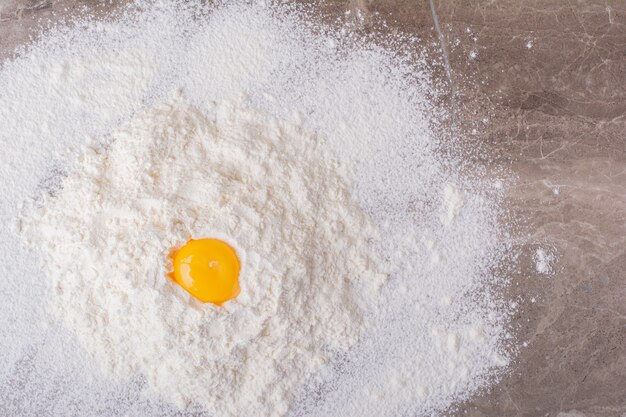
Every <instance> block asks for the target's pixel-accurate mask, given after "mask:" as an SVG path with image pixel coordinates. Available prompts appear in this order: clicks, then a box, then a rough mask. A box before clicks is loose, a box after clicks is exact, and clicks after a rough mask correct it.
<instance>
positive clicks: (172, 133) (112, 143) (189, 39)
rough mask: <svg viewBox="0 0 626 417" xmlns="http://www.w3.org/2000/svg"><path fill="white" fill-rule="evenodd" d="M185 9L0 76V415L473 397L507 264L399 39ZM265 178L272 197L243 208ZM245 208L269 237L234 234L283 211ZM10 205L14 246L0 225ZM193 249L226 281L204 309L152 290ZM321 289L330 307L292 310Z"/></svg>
mask: <svg viewBox="0 0 626 417" xmlns="http://www.w3.org/2000/svg"><path fill="white" fill-rule="evenodd" d="M199 3H201V2H198V4H196V2H184V3H180V2H177V1H169V0H163V1H158V2H150V4H149V7H146V4H142V3H139V7H138V8H135V7H134V6H131V7H129V8H128V9H127V10H126V12H125V13H124V14H123V15H121V16H119V17H118V18H116V19H112V20H111V21H110V22H104V21H93V20H91V21H90V20H87V21H81V22H77V23H76V25H74V26H72V27H71V28H70V27H60V28H56V29H52V30H50V31H49V33H48V34H47V35H46V36H44V37H43V38H42V40H41V41H39V42H38V43H36V44H34V45H33V46H32V47H30V48H27V49H24V50H22V51H21V53H20V57H19V58H17V59H15V60H13V61H10V62H5V63H3V64H2V67H1V68H0V91H2V94H0V120H1V121H2V124H3V127H2V129H0V145H1V146H2V147H3V149H4V152H3V153H2V154H0V174H1V175H0V194H1V195H2V196H3V199H2V200H0V243H1V245H0V259H1V260H2V261H3V265H4V266H5V274H6V279H4V280H0V296H1V297H2V299H3V305H2V311H1V314H0V334H2V336H3V337H1V338H0V352H1V353H0V404H1V405H2V409H3V410H6V413H7V414H12V415H25V416H26V415H64V416H81V417H85V416H101V415H113V416H151V415H163V416H174V415H181V413H182V415H194V416H196V415H212V414H217V415H250V414H254V413H256V415H268V414H270V413H273V414H274V415H283V414H285V413H287V414H288V415H291V416H311V417H313V416H316V417H317V416H320V417H321V416H331V415H334V416H337V415H346V416H352V415H361V416H365V417H367V416H376V417H392V416H398V415H415V416H425V415H436V414H437V413H440V412H443V410H446V409H448V408H449V407H450V406H451V405H453V404H455V403H456V402H458V401H462V400H464V399H467V398H468V397H469V396H470V395H472V394H474V393H475V392H477V391H478V390H480V389H483V388H484V387H486V386H488V385H489V384H492V383H494V382H495V381H496V380H497V378H498V375H499V374H500V372H501V371H502V370H503V369H504V368H505V367H506V366H507V364H508V361H509V353H508V352H507V350H506V349H505V347H504V346H505V345H506V343H508V340H509V338H510V337H511V336H510V335H509V332H508V330H507V322H508V317H509V312H510V311H511V309H512V307H511V306H510V303H508V302H507V301H506V300H502V299H501V298H500V295H499V293H498V291H497V288H498V286H499V285H501V284H503V283H504V280H503V278H502V276H500V275H497V274H495V273H494V272H493V271H495V270H498V267H499V266H501V263H502V262H503V259H505V258H504V257H505V255H506V253H507V251H508V250H509V249H510V241H509V240H508V238H507V233H506V230H504V229H503V227H502V225H501V224H500V223H499V219H500V216H501V214H502V210H501V208H500V200H499V198H500V197H499V196H501V194H502V192H503V190H502V188H494V187H492V186H491V185H492V184H493V179H491V178H483V177H482V176H481V175H479V174H477V173H479V172H480V170H478V169H477V170H476V172H471V171H468V169H464V171H463V172H462V173H461V172H460V169H459V168H458V167H459V166H461V165H462V164H460V163H459V161H458V160H456V159H455V157H452V156H449V155H461V154H462V153H463V152H461V151H459V150H458V149H455V150H454V152H448V151H449V150H450V147H456V146H457V145H458V143H457V142H455V141H444V140H442V139H441V135H440V133H439V132H441V129H442V126H441V125H440V121H441V120H443V119H445V117H446V111H445V109H442V108H440V107H438V106H437V105H435V104H434V103H437V102H440V101H441V100H438V95H439V91H438V90H437V88H435V87H434V84H433V82H432V81H431V79H430V67H429V65H430V64H429V62H432V60H429V59H428V56H426V55H420V54H421V52H420V51H423V50H424V48H423V47H422V45H421V43H420V40H419V39H415V38H412V37H409V36H406V35H402V34H399V35H380V36H379V37H378V38H377V39H378V41H377V42H378V43H375V42H373V41H365V40H362V39H361V38H360V37H359V36H358V35H357V34H356V33H355V31H354V27H355V24H354V19H353V18H351V17H350V18H349V17H346V22H348V21H350V22H351V23H350V24H348V23H346V24H345V25H344V24H341V22H339V24H338V26H339V27H338V28H329V27H326V26H324V25H321V24H319V23H318V20H317V19H316V18H315V16H313V15H312V14H309V13H308V11H307V9H298V8H295V6H284V5H265V6H264V5H263V4H261V3H257V4H247V5H234V4H225V5H224V4H220V3H219V2H217V3H218V4H217V5H210V6H207V5H204V6H202V5H199ZM179 94H182V96H183V97H184V99H176V100H174V101H172V100H173V99H172V97H177V96H179ZM229 103H230V104H229ZM152 122H154V124H153V125H151V123H152ZM147 125H150V127H148V126H147ZM216 127H221V128H224V129H225V131H224V132H221V131H216V130H215V129H216ZM198 132H206V136H205V139H206V138H208V139H210V140H211V141H213V142H215V143H217V142H216V141H221V142H220V143H221V144H222V145H223V147H217V148H216V149H218V150H219V149H221V150H223V151H224V152H223V153H221V154H216V155H211V153H210V152H207V149H205V148H204V146H205V145H203V144H204V143H205V142H204V141H203V140H201V138H200V136H199V135H198ZM244 132H247V133H245V134H244ZM251 132H256V133H255V134H254V135H252V133H251ZM307 132H312V133H307ZM251 138H252V139H251ZM166 139H167V140H166ZM170 140H171V142H170ZM159 141H162V142H159ZM156 143H163V146H162V147H156ZM244 143H246V144H252V143H253V144H254V146H252V145H250V146H243V144H244ZM177 144H181V145H182V146H177ZM186 146H187V147H186ZM256 146H258V147H256ZM85 147H86V148H85ZM227 149H228V150H227ZM268 152H269V154H268ZM162 153H165V156H166V157H167V158H166V159H162V158H161V157H160V156H159V155H161V154H162ZM446 155H448V156H446ZM181 156H182V157H185V156H188V157H189V158H190V159H189V165H185V164H183V163H181V162H182V161H181V160H180V159H178V158H180V157H181ZM133 158H135V159H136V161H137V164H136V165H135V164H134V162H135V161H134V160H133ZM202 158H206V160H207V164H206V165H205V166H203V165H202V163H201V161H202ZM208 161H211V163H209V162H208ZM333 161H337V162H333ZM242 162H250V164H249V165H248V164H246V163H242ZM264 164H265V165H264ZM316 167H317V168H316ZM211 168H215V169H211ZM318 168H319V171H318ZM263 169H265V171H263ZM260 172H267V174H266V176H267V178H266V179H265V180H264V181H263V182H259V181H260V180H258V179H257V176H258V175H261V174H260ZM184 177H187V178H186V182H185V185H184V186H183V185H182V184H181V183H173V182H172V181H174V179H175V178H184ZM246 180H250V181H251V183H250V184H256V188H255V190H254V192H251V193H249V192H247V190H249V188H246V187H248V186H249V185H250V184H248V183H246V182H245V181H246ZM205 181H208V182H209V183H210V184H212V185H213V187H209V186H208V185H207V183H206V182H205ZM298 182H301V185H300V186H298V185H297V184H298ZM200 183H201V184H200ZM268 184H273V185H272V186H273V187H278V188H276V189H278V190H280V192H278V193H277V194H276V195H266V196H265V197H263V196H262V194H263V190H266V189H267V188H266V187H267V185H268ZM278 184H280V185H278ZM451 184H454V186H453V187H452V185H451ZM307 185H308V186H309V187H312V188H311V189H307V191H306V192H304V191H303V189H306V188H307ZM211 190H212V191H211ZM460 190H462V191H460ZM114 191H118V193H119V194H117V195H116V194H115V193H114ZM314 191H315V192H314ZM211 192H213V193H214V194H213V196H212V197H213V198H211ZM77 193H80V198H77V197H76V195H77ZM124 193H125V194H124ZM328 195H331V196H333V197H332V198H329V199H325V198H324V196H328ZM309 197H310V198H309ZM314 197H315V198H314ZM33 198H34V199H35V203H34V204H32V203H28V204H27V206H29V207H30V206H33V205H34V206H35V207H34V208H30V209H26V210H25V209H24V207H23V205H24V202H28V201H32V200H33ZM257 198H258V199H261V198H266V201H267V202H269V203H270V205H271V204H274V206H275V208H276V210H278V209H279V208H280V207H282V211H283V214H284V215H285V216H284V219H283V218H281V220H285V221H284V222H283V223H281V224H280V225H278V226H276V227H265V228H258V227H256V226H257V225H262V224H263V222H266V221H267V222H272V221H276V219H277V216H278V215H277V213H278V212H279V211H280V210H278V211H269V212H265V211H264V210H265V208H261V207H262V206H261V205H260V204H261V203H260V201H261V200H257ZM317 198H320V199H321V200H322V201H321V202H319V204H313V201H317V200H316V199H317ZM131 199H132V201H131ZM194 199H199V200H198V201H195V200H194ZM228 199H230V201H228ZM327 200H328V201H327ZM72 201H73V202H74V203H73V204H70V205H69V206H68V204H67V203H68V202H72ZM220 204H221V205H220ZM101 206H102V207H103V208H104V209H103V210H100V209H99V207H101ZM37 207H39V208H37ZM24 213H26V217H25V218H24V223H23V227H24V229H23V231H24V233H25V235H26V238H27V240H28V241H30V243H31V245H35V246H36V248H35V249H36V250H34V251H27V250H25V249H24V248H23V246H22V245H21V243H20V238H19V236H16V234H15V233H14V232H12V231H11V230H9V227H8V225H10V224H15V223H16V218H18V217H19V216H20V215H23V214H24ZM146 213H147V214H149V216H148V217H146V216H145V214H146ZM218 214H220V215H222V216H223V217H222V219H221V220H220V218H219V217H218ZM290 216H291V217H290ZM177 219H178V220H182V221H181V222H178V223H176V222H175V220H177ZM312 221H316V222H317V224H316V227H311V225H312V223H311V222H312ZM63 224H69V225H71V227H70V228H68V229H67V230H62V229H60V228H57V227H56V226H55V225H63ZM81 226H84V227H81ZM342 228H343V230H342V231H341V233H339V231H340V230H341V229H342ZM354 228H356V230H354ZM347 229H349V230H347ZM98 230H107V233H97V232H96V231H98ZM276 230H278V231H279V233H278V234H277V235H275V234H274V232H275V231H276ZM374 230H377V231H378V233H377V234H374V233H373V231H374ZM214 231H215V233H223V235H224V236H223V237H224V238H226V239H229V241H232V243H233V245H235V246H236V247H237V248H238V249H239V250H240V251H241V252H242V253H243V254H244V255H245V259H244V268H247V271H244V272H242V273H243V274H244V275H245V277H246V278H247V279H245V283H242V284H243V285H248V287H247V291H246V288H245V287H244V288H242V294H241V295H240V296H239V297H238V298H237V300H236V301H234V302H232V303H228V304H227V306H226V308H225V309H224V310H223V311H222V310H216V309H214V308H213V307H211V306H203V305H198V304H197V303H194V302H189V301H188V299H187V298H186V295H185V293H183V292H181V290H179V289H178V288H176V287H175V286H173V285H172V284H170V283H168V282H167V281H165V280H163V278H162V272H163V270H162V268H164V265H163V253H164V251H165V250H166V249H169V246H170V245H172V244H174V243H180V241H183V240H185V239H186V238H187V237H188V236H187V235H186V234H187V233H191V234H194V235H195V234H203V233H207V234H213V233H214ZM269 231H272V233H271V234H270V233H268V234H267V235H265V234H263V232H269ZM38 232H39V234H38ZM72 240H74V241H72ZM84 240H87V241H89V242H90V243H89V244H87V243H85V241H84ZM118 241H121V242H122V243H123V244H122V245H118V244H117V243H115V242H118ZM285 241H294V242H302V245H303V246H302V248H310V249H311V250H313V252H312V253H313V255H314V256H316V257H318V258H320V259H319V261H320V262H319V263H318V262H311V261H310V260H311V253H307V251H300V250H299V249H302V248H298V247H295V248H294V247H287V246H288V245H285V244H284V243H285ZM137 242H141V243H142V244H141V245H139V246H137ZM255 242H257V243H258V244H255ZM329 242H330V243H329ZM364 242H366V243H364ZM326 244H328V245H330V246H328V247H325V246H324V245H326ZM335 249H337V250H336V251H335ZM333 251H334V252H333ZM66 252H67V253H66ZM374 254H375V257H374ZM70 256H75V258H76V259H75V263H71V264H70V263H68V262H67V259H68V258H69V257H70ZM94 256H97V259H96V260H97V262H94V260H93V257H94ZM374 259H379V260H380V263H377V262H374ZM15 260H19V262H16V261H15ZM41 260H43V261H44V264H45V265H46V269H45V270H44V271H42V270H41V268H40V267H39V265H40V263H41ZM114 260H119V261H120V262H119V263H115V262H114ZM316 260H317V259H316ZM79 265H81V266H83V269H81V270H78V269H77V268H78V267H79ZM291 265H293V266H294V269H290V268H288V266H291ZM382 265H384V272H385V273H386V274H387V275H388V280H387V281H386V282H385V284H384V285H383V286H382V287H381V288H380V291H378V292H377V290H376V288H377V286H378V283H379V282H380V280H381V278H380V275H379V268H380V267H381V266H382ZM87 266H91V267H92V269H91V268H87ZM133 266H134V267H133ZM137 266H139V268H141V269H142V271H138V270H136V269H135V268H137ZM62 271H67V273H64V274H63V275H61V272H62ZM253 271H266V272H268V275H256V274H253V273H252V272H253ZM321 271H328V272H329V273H330V274H329V275H324V274H323V273H322V272H321ZM287 276H289V277H292V278H293V280H295V281H296V282H297V283H301V284H300V285H299V286H296V287H293V288H292V287H290V285H293V284H292V283H293V282H294V281H290V280H289V279H283V278H285V277H287ZM319 277H321V281H320V282H315V285H319V286H321V287H319V288H321V289H323V291H325V292H326V293H325V295H326V297H327V298H324V297H321V295H322V294H316V295H315V296H311V297H307V295H311V292H310V289H311V288H313V280H314V279H315V280H316V281H317V280H319V279H320V278H319ZM242 278H243V275H242ZM253 278H254V279H253ZM257 279H258V281H257ZM309 280H311V287H307V286H306V285H304V284H305V283H307V282H308V281H309ZM331 281H332V286H329V285H330V284H331ZM81 282H84V284H81ZM142 282H143V284H145V283H148V284H149V285H148V286H146V285H142ZM246 283H247V284H246ZM330 288H332V290H330ZM291 291H295V292H296V293H297V294H291ZM377 293H378V296H376V295H375V294H377ZM287 295H289V297H287ZM291 295H294V297H295V299H296V300H299V301H297V302H293V303H286V302H284V301H286V300H289V299H292V298H291ZM377 297H378V298H377ZM376 298H377V300H378V301H377V300H376ZM68 301H69V302H68ZM376 304H378V309H376V308H373V307H372V306H373V305H376ZM96 307H97V308H96ZM327 308H328V309H330V310H327ZM94 310H98V311H97V312H95V311H94ZM89 312H93V314H92V315H88V314H89ZM292 313H293V314H294V316H293V317H291V315H290V314H292ZM307 313H311V317H308V316H306V314H307ZM105 319H107V320H109V322H105ZM296 323H304V324H305V325H306V326H309V328H302V329H299V328H297V326H296ZM320 323H321V325H320ZM142 325H143V326H145V328H142ZM266 325H267V326H268V327H264V326H266ZM140 328H141V331H136V332H134V330H133V329H140ZM114 329H115V330H114ZM197 331H199V333H198V332H197ZM265 331H267V332H268V333H267V335H266V334H265V333H264V332H265ZM211 332H215V334H216V336H215V337H211V335H210V334H211ZM177 335H178V336H180V340H176V341H174V340H173V338H175V337H176V336H177ZM285 337H286V338H287V340H285V339H284V338H285ZM263 338H268V339H267V340H269V341H271V343H270V344H269V345H265V344H262V343H261V340H263ZM218 341H222V342H223V344H216V343H218ZM76 342H78V343H76ZM199 346H203V347H205V348H206V349H202V350H201V351H199V350H197V348H198V347H199ZM208 347H212V348H215V350H213V349H208ZM272 349H275V350H276V351H272ZM85 353H87V354H85ZM153 355H156V357H155V356H153ZM212 355H215V356H212ZM220 355H221V356H220ZM274 355H277V356H274ZM94 358H96V360H94ZM268 358H270V359H269V360H270V362H269V364H267V360H268ZM279 358H282V359H283V361H282V362H281V360H279ZM266 364H267V366H266ZM99 368H104V369H105V370H108V371H111V372H110V373H104V374H103V373H102V372H101V370H100V369H99ZM218 375H220V376H219V377H218ZM223 375H227V376H225V377H222V376H223ZM203 384H206V385H203ZM268 387H270V388H269V389H268ZM218 397H219V398H218ZM259 398H262V400H261V402H260V403H258V404H256V405H255V401H258V400H259ZM190 399H191V401H189V400H190ZM229 399H232V400H233V401H234V402H228V400H229ZM172 400H174V402H175V403H176V404H172ZM181 405H182V408H183V410H182V411H181V410H180V408H181ZM255 407H256V408H255ZM207 409H208V410H209V414H206V412H207V411H206V410H207ZM210 411H214V412H215V413H210ZM203 413H204V414H203Z"/></svg>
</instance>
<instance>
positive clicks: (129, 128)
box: [22, 99, 383, 416]
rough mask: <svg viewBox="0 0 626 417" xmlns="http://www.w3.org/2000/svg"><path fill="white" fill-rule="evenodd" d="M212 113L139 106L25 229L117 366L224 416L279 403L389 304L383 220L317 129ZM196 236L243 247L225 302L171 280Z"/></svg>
mask: <svg viewBox="0 0 626 417" xmlns="http://www.w3.org/2000/svg"><path fill="white" fill-rule="evenodd" d="M210 117H211V118H208V117H207V116H204V115H203V114H201V113H200V112H199V111H198V110H196V109H194V108H191V107H189V106H188V105H186V104H185V103H184V102H182V101H181V99H179V100H177V101H175V102H174V103H173V104H167V105H161V106H159V107H157V108H155V109H150V110H148V111H146V112H145V113H142V114H138V115H136V116H134V118H133V119H132V120H131V121H130V122H129V123H128V124H126V125H125V126H123V127H122V128H121V129H120V130H119V131H117V132H116V133H115V134H114V135H113V138H112V143H111V144H110V145H109V146H108V147H107V148H106V149H93V148H92V149H88V150H86V151H85V153H83V155H82V156H81V158H80V161H79V162H78V164H77V166H76V167H74V168H73V170H72V172H71V173H70V174H69V176H68V177H67V178H65V179H64V181H63V188H62V189H61V190H60V191H59V193H58V195H56V196H55V197H54V198H50V199H48V201H46V202H44V204H43V206H42V207H41V209H39V210H37V211H36V212H35V213H33V215H32V217H30V218H29V219H27V220H25V221H24V224H23V226H22V231H23V233H24V235H25V237H26V238H27V239H28V240H29V242H30V244H31V245H33V246H38V247H39V248H40V249H42V250H43V251H44V253H45V254H46V256H45V263H46V267H47V269H48V271H49V272H50V274H51V277H52V279H53V283H52V284H53V288H54V291H55V297H54V299H53V307H54V309H55V310H56V313H57V314H59V315H60V316H61V317H64V318H65V321H66V323H67V326H68V327H69V328H71V329H72V330H73V331H74V332H75V333H76V336H77V338H78V341H79V342H80V343H81V344H82V345H83V346H84V347H85V348H86V349H87V350H88V351H89V353H90V354H91V355H92V356H93V359H94V360H95V361H96V362H97V363H99V364H100V365H101V366H102V367H103V368H104V369H105V370H106V371H108V372H116V373H124V374H130V373H132V372H137V371H139V372H142V373H143V374H144V375H146V377H147V378H148V382H149V383H150V384H151V386H152V388H153V389H155V390H157V391H159V392H164V393H167V394H168V395H169V396H170V397H172V398H173V399H174V400H175V401H176V402H177V403H179V404H180V405H181V406H184V405H185V404H186V403H190V402H192V401H197V402H198V403H200V404H201V405H202V406H204V407H205V408H206V409H207V410H209V411H210V412H212V413H214V414H215V415H220V416H255V415H258V414H259V413H260V414H261V415H266V416H279V415H283V414H284V413H285V412H286V411H287V409H288V406H289V404H290V402H291V401H292V400H293V396H294V393H295V392H296V389H297V388H298V387H299V386H300V385H301V384H302V383H303V382H304V380H305V378H306V377H307V376H308V375H310V374H312V373H313V372H314V371H316V370H318V368H319V367H320V366H321V365H322V364H323V363H325V362H326V361H327V351H328V350H345V349H347V348H348V347H350V346H351V345H353V344H354V343H356V342H357V340H358V338H359V336H360V335H361V333H362V332H363V329H364V326H365V323H364V310H365V309H367V310H370V313H372V312H374V310H375V309H376V303H375V301H376V297H375V295H376V294H375V293H376V291H377V288H378V287H379V286H380V284H381V283H382V281H383V279H382V277H383V276H382V275H380V274H378V273H377V272H376V269H377V268H378V266H377V264H378V263H379V262H377V261H376V260H375V258H374V257H372V256H371V254H370V251H369V249H368V246H367V240H368V239H370V238H372V237H373V236H374V229H373V228H372V226H371V225H370V224H369V223H368V220H367V218H366V217H365V216H364V215H363V214H362V213H360V209H359V208H358V207H357V206H356V205H355V204H354V202H352V201H351V199H350V197H349V194H348V191H347V190H348V184H347V182H346V180H345V178H344V176H342V175H341V168H340V167H337V166H336V165H337V164H336V162H334V161H333V160H332V159H330V158H329V156H328V155H327V154H325V153H324V152H323V151H322V149H321V148H320V144H319V139H318V138H316V137H315V136H312V135H309V134H306V133H305V132H303V131H302V129H300V128H299V127H298V126H296V125H293V124H289V123H286V122H280V121H278V120H276V119H273V118H270V117H264V116H262V115H259V114H257V113H255V112H252V111H249V110H246V109H245V108H242V107H241V104H228V103H225V104H221V105H219V106H218V107H217V108H216V109H215V112H214V113H213V114H212V115H211V116H210ZM211 119H213V120H211ZM189 236H193V237H207V236H208V237H215V236H219V237H223V238H225V239H227V240H229V241H231V242H232V244H233V246H234V247H236V248H237V249H238V253H239V256H240V257H241V258H242V264H243V266H244V268H243V271H242V273H241V277H240V281H241V288H242V289H241V294H240V295H239V296H238V297H237V299H236V300H234V301H230V302H228V303H226V305H225V306H224V308H220V307H216V306H214V305H212V304H210V303H209V304H202V303H199V302H196V301H194V300H193V299H192V298H191V297H190V296H189V295H188V294H187V293H186V292H185V291H184V290H182V288H180V287H179V286H178V285H176V284H174V283H173V282H171V281H169V280H167V279H166V278H165V277H166V273H167V269H166V259H167V253H168V251H169V250H171V248H172V247H175V246H176V245H179V244H181V243H182V242H185V241H186V239H187V238H188V237H189Z"/></svg>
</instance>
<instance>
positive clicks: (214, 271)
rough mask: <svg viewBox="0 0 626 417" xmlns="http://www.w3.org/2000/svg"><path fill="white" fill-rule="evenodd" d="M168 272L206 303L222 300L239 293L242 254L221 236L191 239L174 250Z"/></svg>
mask: <svg viewBox="0 0 626 417" xmlns="http://www.w3.org/2000/svg"><path fill="white" fill-rule="evenodd" d="M170 256H171V258H172V264H173V267H174V272H173V273H170V274H169V275H168V276H169V277H170V278H172V279H173V280H174V281H175V282H177V283H178V284H179V285H180V286H181V287H183V288H184V289H185V290H186V291H187V292H189V294H191V295H193V296H194V297H195V298H197V299H198V300H200V301H202V302H203V303H213V304H216V305H221V304H222V303H224V302H226V301H228V300H230V299H231V298H235V297H236V296H237V295H238V294H239V269H240V267H241V266H240V264H239V258H237V253H236V252H235V250H234V249H233V248H232V247H231V246H230V245H229V244H228V243H226V242H223V241H221V240H219V239H197V240H194V239H191V240H190V241H189V242H187V243H186V244H185V245H184V246H182V247H181V248H179V249H175V250H173V251H172V253H171V254H170Z"/></svg>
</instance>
